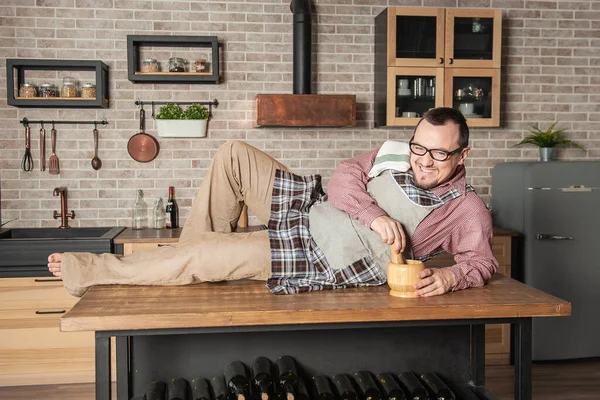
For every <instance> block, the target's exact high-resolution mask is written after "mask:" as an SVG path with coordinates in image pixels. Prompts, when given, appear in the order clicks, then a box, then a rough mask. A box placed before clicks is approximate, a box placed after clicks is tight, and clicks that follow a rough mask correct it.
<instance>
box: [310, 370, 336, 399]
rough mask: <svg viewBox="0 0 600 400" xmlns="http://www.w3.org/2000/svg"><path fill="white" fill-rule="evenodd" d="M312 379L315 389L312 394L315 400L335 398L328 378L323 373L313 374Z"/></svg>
mask: <svg viewBox="0 0 600 400" xmlns="http://www.w3.org/2000/svg"><path fill="white" fill-rule="evenodd" d="M312 381H313V386H314V389H315V395H314V396H313V397H314V399H315V400H335V396H334V395H333V391H332V390H331V384H330V383H329V378H327V377H326V376H325V375H317V376H313V378H312Z"/></svg>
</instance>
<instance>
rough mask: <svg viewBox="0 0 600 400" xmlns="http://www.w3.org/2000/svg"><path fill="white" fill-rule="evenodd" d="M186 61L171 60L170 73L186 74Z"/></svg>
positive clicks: (181, 59)
mask: <svg viewBox="0 0 600 400" xmlns="http://www.w3.org/2000/svg"><path fill="white" fill-rule="evenodd" d="M185 63H186V61H185V60H184V59H183V58H179V57H171V58H169V72H184V71H185Z"/></svg>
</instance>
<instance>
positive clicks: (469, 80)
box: [445, 68, 500, 126]
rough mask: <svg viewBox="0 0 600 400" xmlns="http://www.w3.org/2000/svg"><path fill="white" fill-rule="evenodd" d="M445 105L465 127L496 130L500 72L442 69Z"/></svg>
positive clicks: (498, 113) (498, 124)
mask: <svg viewBox="0 0 600 400" xmlns="http://www.w3.org/2000/svg"><path fill="white" fill-rule="evenodd" d="M446 84H447V86H446V94H445V103H446V105H447V106H448V107H452V108H455V109H457V110H459V111H460V112H462V114H463V115H464V116H465V118H467V123H468V124H469V126H500V70H494V69H475V68H473V69H467V68H465V69H456V68H448V69H446Z"/></svg>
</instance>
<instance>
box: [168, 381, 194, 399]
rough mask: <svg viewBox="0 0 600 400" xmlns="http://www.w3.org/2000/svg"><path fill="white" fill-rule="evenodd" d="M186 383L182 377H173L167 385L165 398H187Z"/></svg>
mask: <svg viewBox="0 0 600 400" xmlns="http://www.w3.org/2000/svg"><path fill="white" fill-rule="evenodd" d="M188 393H189V390H188V383H187V381H186V380H185V379H183V378H173V379H171V380H170V381H169V384H168V386H167V400H189V398H190V397H189V395H188Z"/></svg>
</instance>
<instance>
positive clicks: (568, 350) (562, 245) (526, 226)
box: [491, 161, 600, 361]
mask: <svg viewBox="0 0 600 400" xmlns="http://www.w3.org/2000/svg"><path fill="white" fill-rule="evenodd" d="M491 194H492V215H493V218H494V224H495V225H496V226H498V227H501V228H506V229H511V230H514V231H517V232H520V233H521V235H522V239H523V242H522V243H523V246H522V249H521V250H522V257H521V260H520V261H521V262H520V264H521V268H523V271H522V279H523V281H524V283H526V284H528V285H530V286H533V287H535V288H537V289H540V290H542V291H544V292H547V293H550V294H552V295H554V296H556V297H559V298H562V299H565V300H567V301H570V302H571V305H572V315H571V317H564V318H534V320H533V360H537V361H544V360H562V359H576V358H588V357H600V251H599V250H600V161H551V162H509V163H500V164H497V165H496V166H495V167H494V169H493V170H492V192H491Z"/></svg>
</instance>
